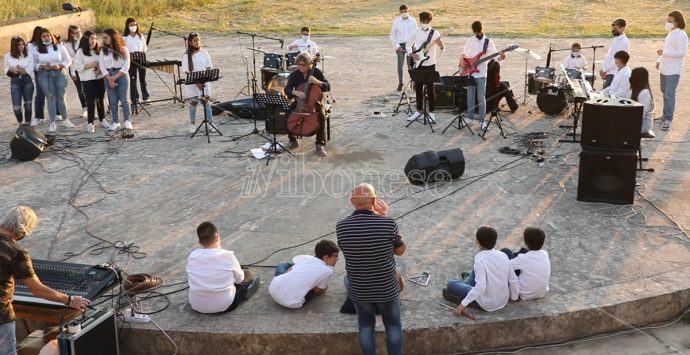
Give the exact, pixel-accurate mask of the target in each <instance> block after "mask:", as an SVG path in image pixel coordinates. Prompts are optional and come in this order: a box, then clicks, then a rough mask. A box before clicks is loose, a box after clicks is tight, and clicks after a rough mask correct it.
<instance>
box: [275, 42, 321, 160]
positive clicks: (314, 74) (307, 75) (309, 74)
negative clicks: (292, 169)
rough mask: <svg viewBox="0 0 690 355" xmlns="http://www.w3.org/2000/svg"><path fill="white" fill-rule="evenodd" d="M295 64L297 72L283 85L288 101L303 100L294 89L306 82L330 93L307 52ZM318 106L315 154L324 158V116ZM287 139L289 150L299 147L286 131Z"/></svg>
mask: <svg viewBox="0 0 690 355" xmlns="http://www.w3.org/2000/svg"><path fill="white" fill-rule="evenodd" d="M295 62H296V63H297V70H295V71H293V72H292V73H290V75H289V76H288V81H287V84H286V85H285V95H287V97H288V99H293V98H298V99H304V93H303V92H301V91H299V90H295V89H296V88H297V87H298V86H299V85H300V84H304V83H306V82H307V81H308V82H309V83H310V84H311V85H318V86H320V87H321V91H323V92H327V91H331V84H329V83H328V80H326V77H325V76H324V75H323V72H322V71H321V70H319V68H316V67H315V65H314V61H313V59H312V57H311V55H310V54H309V52H302V53H300V54H299V55H298V56H297V59H296V60H295ZM318 106H319V107H318V118H319V129H318V131H317V132H316V154H318V155H321V156H326V154H327V153H326V148H325V147H326V124H325V121H326V114H325V113H324V110H323V107H322V106H321V105H318ZM288 138H289V139H290V146H289V147H290V149H295V148H297V147H299V141H298V140H297V137H295V136H294V135H293V134H292V132H290V131H288Z"/></svg>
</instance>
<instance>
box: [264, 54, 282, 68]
mask: <svg viewBox="0 0 690 355" xmlns="http://www.w3.org/2000/svg"><path fill="white" fill-rule="evenodd" d="M264 70H265V71H267V72H272V73H278V72H281V71H283V55H282V54H278V53H264V66H263V67H262V68H261V71H264Z"/></svg>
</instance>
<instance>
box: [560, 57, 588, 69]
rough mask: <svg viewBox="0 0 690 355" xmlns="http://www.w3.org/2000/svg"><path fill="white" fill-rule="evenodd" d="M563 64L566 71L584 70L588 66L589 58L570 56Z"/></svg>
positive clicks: (564, 59)
mask: <svg viewBox="0 0 690 355" xmlns="http://www.w3.org/2000/svg"><path fill="white" fill-rule="evenodd" d="M561 63H562V64H563V66H564V67H565V68H566V69H582V68H583V67H584V66H586V65H587V58H585V56H584V55H582V54H580V55H573V54H568V55H567V56H566V57H565V58H563V61H562V62H561Z"/></svg>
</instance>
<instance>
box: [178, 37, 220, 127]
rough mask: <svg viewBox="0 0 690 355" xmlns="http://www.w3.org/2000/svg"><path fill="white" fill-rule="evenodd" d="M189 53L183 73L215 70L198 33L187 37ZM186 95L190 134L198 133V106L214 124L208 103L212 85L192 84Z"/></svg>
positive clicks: (186, 90)
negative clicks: (202, 107) (195, 124)
mask: <svg viewBox="0 0 690 355" xmlns="http://www.w3.org/2000/svg"><path fill="white" fill-rule="evenodd" d="M187 43H188V46H187V47H188V49H187V53H185V55H184V56H182V66H181V68H182V71H183V72H184V73H193V72H198V71H204V70H207V69H212V68H213V63H212V62H211V56H210V55H209V54H208V52H207V51H206V50H205V49H203V48H201V37H200V36H199V34H198V33H196V32H192V33H190V34H189V36H188V37H187ZM185 94H186V95H187V99H188V100H189V122H190V124H189V133H194V132H195V131H196V126H194V122H195V121H196V106H197V105H198V104H199V103H201V104H202V105H204V110H205V111H206V119H207V120H208V121H209V122H212V120H213V115H212V113H211V104H210V103H209V102H208V101H209V97H210V96H211V83H205V84H192V85H187V86H186V87H185Z"/></svg>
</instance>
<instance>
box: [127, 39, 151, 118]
mask: <svg viewBox="0 0 690 355" xmlns="http://www.w3.org/2000/svg"><path fill="white" fill-rule="evenodd" d="M129 60H130V65H137V66H140V67H144V68H145V67H146V53H144V52H132V53H130V58H129ZM129 80H134V78H133V77H130V78H129ZM130 85H132V84H130ZM133 85H136V83H133ZM139 107H141V109H142V110H144V112H146V114H147V115H149V117H151V113H149V110H147V109H146V107H144V105H143V104H142V103H141V102H139V96H138V95H137V98H135V99H134V100H133V102H132V113H133V114H134V115H138V114H139Z"/></svg>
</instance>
